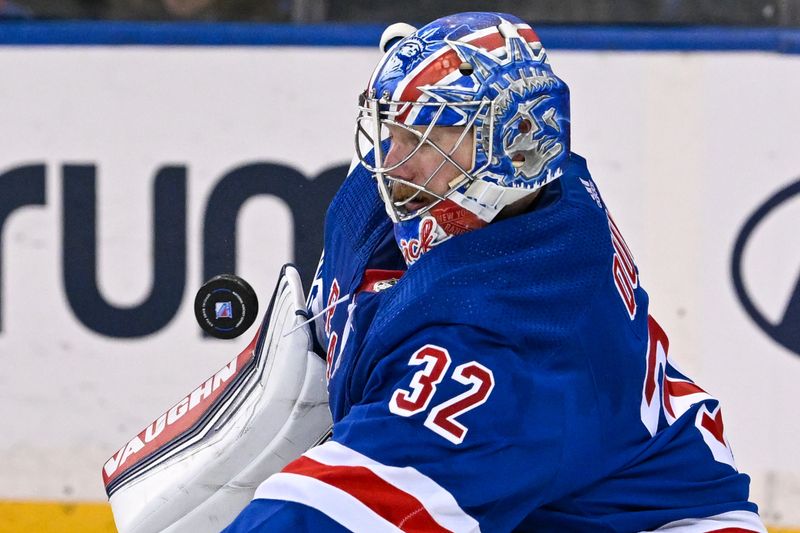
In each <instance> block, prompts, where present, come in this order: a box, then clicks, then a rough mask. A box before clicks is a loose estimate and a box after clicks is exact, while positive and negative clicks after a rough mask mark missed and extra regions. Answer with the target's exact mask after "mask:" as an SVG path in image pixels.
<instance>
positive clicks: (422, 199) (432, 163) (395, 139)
mask: <svg viewBox="0 0 800 533" xmlns="http://www.w3.org/2000/svg"><path fill="white" fill-rule="evenodd" d="M413 128H414V129H415V130H417V131H419V132H420V133H423V132H424V131H425V129H426V127H425V126H413ZM463 131H464V128H463V127H461V126H452V127H451V126H436V127H434V128H432V130H431V133H430V136H429V137H428V138H429V139H430V140H431V141H432V142H434V143H436V145H437V146H438V147H439V148H441V149H442V151H444V152H445V153H447V154H450V157H451V158H452V159H453V160H454V161H455V162H456V163H458V164H459V165H460V166H461V168H463V169H464V170H467V171H469V170H471V167H472V154H473V152H472V150H473V146H472V145H473V142H474V140H473V134H472V132H468V133H467V134H466V135H465V136H464V139H463V140H462V141H461V143H460V144H459V142H458V139H459V137H460V136H461V134H462V133H463ZM389 133H390V141H391V144H390V146H389V151H388V152H387V153H386V156H385V158H384V162H383V164H384V165H385V166H387V167H390V166H392V165H396V164H397V163H399V162H400V161H402V160H403V159H405V158H406V157H407V156H408V154H410V153H411V152H412V151H413V150H414V148H416V146H417V144H418V143H419V139H418V138H417V137H416V136H415V135H414V134H413V133H411V132H409V131H406V130H404V129H403V128H401V127H399V126H391V125H390V126H389ZM389 174H390V175H391V176H392V177H395V178H399V179H401V180H404V181H407V182H410V183H413V184H415V185H421V186H424V187H425V188H426V189H428V190H430V191H431V192H433V193H435V194H438V195H444V194H445V193H447V191H449V190H450V189H451V188H452V186H453V185H455V184H456V183H457V182H458V181H459V180H460V179H461V177H462V173H461V171H460V170H458V168H456V166H455V165H453V164H452V163H450V162H449V161H447V160H446V159H445V157H444V156H443V155H442V154H440V153H439V152H438V151H437V150H436V149H435V148H434V147H433V146H431V145H430V144H427V143H425V144H423V145H422V146H421V147H420V149H419V150H418V151H417V152H416V153H415V154H414V155H413V156H412V157H411V158H410V159H409V160H408V161H406V162H405V163H403V164H402V165H400V166H399V167H397V168H396V169H394V170H392V171H391V172H389ZM415 193H417V189H415V188H413V187H409V186H407V185H404V184H403V183H402V182H395V183H394V184H393V185H392V200H394V201H395V202H402V201H404V200H408V199H409V198H412V197H413V196H414V194H415ZM435 200H436V198H435V197H434V196H432V195H430V194H426V193H424V192H422V193H419V194H417V196H416V197H414V198H413V199H412V200H410V201H408V202H407V203H406V204H404V206H403V207H404V210H405V211H407V212H414V211H417V210H419V209H422V208H423V207H425V206H427V205H429V204H431V203H433V202H434V201H435Z"/></svg>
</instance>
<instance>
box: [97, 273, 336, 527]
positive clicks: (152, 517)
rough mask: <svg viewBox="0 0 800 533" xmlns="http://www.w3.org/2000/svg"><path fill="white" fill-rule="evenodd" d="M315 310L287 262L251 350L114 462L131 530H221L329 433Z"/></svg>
mask: <svg viewBox="0 0 800 533" xmlns="http://www.w3.org/2000/svg"><path fill="white" fill-rule="evenodd" d="M306 315H307V313H306V308H305V297H304V295H303V289H302V283H301V281H300V275H299V274H298V272H297V269H296V268H295V267H294V266H293V265H285V266H284V267H283V269H282V270H281V274H280V277H279V279H278V285H277V287H276V289H275V292H274V294H273V295H272V300H271V301H270V304H269V308H268V309H267V312H266V314H265V316H264V320H263V322H262V324H261V327H260V328H259V330H258V333H257V334H256V336H255V338H254V339H253V340H252V342H251V343H250V344H249V345H248V346H247V348H245V350H244V351H243V352H242V353H240V354H239V355H238V356H237V357H235V358H234V359H232V360H231V361H230V362H229V363H228V364H227V365H225V366H224V367H223V368H222V369H221V370H219V371H218V372H216V373H215V374H213V375H212V376H210V377H209V378H208V379H207V380H206V381H205V382H203V383H202V384H201V385H200V386H199V387H197V388H196V389H195V390H193V391H191V392H190V393H189V394H187V395H185V396H184V397H183V398H182V399H181V400H180V401H178V402H177V403H176V404H175V405H173V406H172V407H171V408H170V409H169V410H167V411H166V412H165V413H164V414H162V415H161V416H160V417H158V418H157V419H156V420H155V421H154V422H152V423H151V424H150V425H149V426H147V427H146V428H145V429H143V430H142V431H141V432H140V433H139V434H138V435H136V436H134V437H133V439H131V440H130V441H129V442H128V443H127V444H125V445H124V446H122V448H120V449H119V450H118V451H117V453H115V454H114V455H113V456H112V457H111V458H110V459H109V460H108V461H107V462H106V464H105V466H104V467H103V481H104V482H105V486H106V492H107V493H108V495H109V499H110V501H111V507H112V510H113V512H114V519H115V521H116V523H117V528H118V529H119V531H120V532H121V533H128V532H136V533H144V532H150V531H152V532H156V531H159V532H160V531H184V530H185V531H193V532H201V531H219V529H220V528H222V527H224V526H225V525H226V524H228V523H229V522H231V521H232V520H233V519H234V518H235V517H236V515H237V514H238V513H239V511H241V510H242V509H243V508H244V507H245V506H246V505H247V503H248V502H249V501H250V500H251V499H252V497H253V493H254V492H255V489H256V487H257V486H258V485H259V484H260V483H261V482H262V481H264V479H266V478H267V477H269V476H270V475H271V474H273V473H275V472H278V471H280V470H281V468H283V467H284V466H285V465H286V464H287V463H289V462H290V461H292V460H293V459H295V458H297V457H298V456H300V454H302V453H303V452H305V451H306V450H307V449H309V448H310V447H312V446H314V445H315V444H317V443H318V442H319V441H321V440H323V439H324V438H326V437H327V436H328V435H329V432H330V429H331V426H332V421H331V415H330V411H329V409H328V394H327V388H326V384H325V362H324V361H323V360H322V359H320V358H319V356H317V355H316V354H315V353H314V352H313V351H312V337H311V331H310V329H309V325H308V324H304V322H305V321H306V318H305V317H306ZM287 400H290V401H287ZM291 400H293V401H291Z"/></svg>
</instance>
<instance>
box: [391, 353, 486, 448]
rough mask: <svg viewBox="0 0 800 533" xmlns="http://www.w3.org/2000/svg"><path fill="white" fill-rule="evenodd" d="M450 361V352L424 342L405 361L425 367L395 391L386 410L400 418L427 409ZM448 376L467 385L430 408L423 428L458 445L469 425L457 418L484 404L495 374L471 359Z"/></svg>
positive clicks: (462, 440)
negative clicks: (402, 387) (407, 385)
mask: <svg viewBox="0 0 800 533" xmlns="http://www.w3.org/2000/svg"><path fill="white" fill-rule="evenodd" d="M451 362H452V359H451V358H450V353H449V352H448V351H447V350H446V349H445V348H442V347H440V346H436V345H434V344H426V345H425V346H423V347H422V348H420V349H419V350H417V351H416V352H414V354H413V355H412V356H411V359H410V360H409V361H408V364H409V365H411V366H421V365H425V366H424V367H423V368H422V369H420V370H418V371H417V372H416V373H415V374H414V377H413V378H412V379H411V383H410V385H409V388H410V390H405V389H397V390H396V391H394V394H392V399H391V400H390V401H389V410H390V411H391V412H392V413H394V414H396V415H400V416H403V417H409V416H413V415H415V414H417V413H421V412H423V411H426V410H427V409H428V406H429V405H430V403H431V400H432V399H433V396H434V394H436V386H437V385H438V384H439V383H441V382H442V380H443V379H444V376H445V374H446V373H447V370H448V369H449V368H450V363H451ZM451 379H453V380H455V381H457V382H459V383H461V384H463V385H467V386H468V387H469V388H468V389H467V390H466V391H465V392H463V393H462V394H459V395H457V396H456V397H455V398H450V399H448V400H446V401H444V402H442V403H440V404H438V405H437V406H436V407H434V408H433V409H431V410H430V412H429V413H428V416H427V418H426V419H425V427H427V428H428V429H430V430H431V431H433V432H434V433H436V434H437V435H439V436H441V437H444V438H445V439H447V440H449V441H450V442H452V443H453V444H461V443H462V442H464V437H466V436H467V431H469V428H467V427H466V426H464V425H463V424H461V423H460V422H459V421H458V420H456V419H457V418H458V417H459V416H461V415H463V414H464V413H466V412H467V411H471V410H472V409H475V408H476V407H478V406H480V405H483V404H484V403H486V400H487V399H488V398H489V395H490V394H491V393H492V389H494V374H492V371H491V370H489V369H488V368H486V367H485V366H483V365H482V364H480V363H478V362H476V361H470V362H468V363H464V364H462V365H458V366H457V367H456V368H455V369H453V373H452V375H451Z"/></svg>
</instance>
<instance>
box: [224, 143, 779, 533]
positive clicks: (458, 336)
mask: <svg viewBox="0 0 800 533" xmlns="http://www.w3.org/2000/svg"><path fill="white" fill-rule="evenodd" d="M311 297H312V300H313V302H316V303H315V307H316V309H323V308H325V307H329V309H328V311H327V312H325V313H324V314H323V315H322V316H321V317H320V318H319V320H318V322H317V334H318V337H319V341H320V343H321V344H322V345H323V348H324V349H327V356H328V357H327V361H328V376H329V385H328V386H329V393H330V407H331V411H332V413H333V419H334V428H333V437H332V439H331V440H330V441H329V442H327V443H325V444H323V445H321V446H318V447H316V448H313V449H312V450H310V451H308V452H307V453H305V454H304V455H303V456H302V457H300V458H299V459H297V460H296V461H294V462H292V463H290V464H289V465H288V466H287V467H286V468H285V469H284V471H283V472H281V473H279V474H276V475H274V476H272V477H271V478H269V479H268V480H267V481H265V482H264V483H263V484H262V485H261V486H260V487H259V489H258V491H257V492H256V499H254V500H253V502H252V503H251V504H250V505H249V506H248V507H247V508H246V509H245V511H244V512H243V513H242V514H241V515H240V517H239V518H238V519H237V520H236V521H235V522H234V524H232V525H231V526H230V528H229V531H261V530H270V531H276V530H277V531H280V530H292V531H297V530H309V531H311V530H313V531H338V530H348V529H349V530H354V531H370V532H372V531H398V530H402V531H458V532H461V531H479V530H483V531H491V532H497V531H512V530H517V531H592V532H595V531H620V532H626V531H631V532H633V531H653V530H664V531H670V532H678V531H681V532H683V531H686V532H695V531H696V532H701V531H702V532H706V531H765V530H764V528H763V526H762V525H761V522H760V520H759V518H758V515H757V508H756V506H755V505H754V504H753V503H750V502H748V486H749V478H748V477H747V476H746V475H745V474H742V473H739V472H738V471H737V470H736V466H735V464H734V460H733V455H732V453H731V450H730V446H729V444H728V441H727V439H726V438H725V433H724V423H723V418H722V412H721V410H720V406H719V402H718V401H717V400H716V399H714V398H713V397H712V396H711V395H709V394H708V393H706V392H705V391H704V390H703V389H702V388H700V387H699V386H698V385H697V384H695V383H694V382H693V381H692V380H691V379H689V378H688V377H687V376H686V375H685V374H683V373H681V371H680V370H679V369H678V367H677V366H676V365H675V364H674V362H673V361H672V355H671V354H670V353H669V342H668V338H667V336H666V334H665V333H664V331H663V330H662V329H661V327H659V325H658V324H657V322H656V321H655V320H654V319H653V318H652V317H650V316H649V315H648V297H647V294H646V292H645V291H644V290H643V289H642V287H641V284H640V279H639V272H638V269H637V268H636V266H635V264H634V262H633V257H632V255H631V252H630V250H629V249H628V247H627V245H626V244H625V241H624V239H623V237H622V234H621V233H620V231H619V229H618V228H617V226H616V224H615V223H614V221H613V219H612V217H611V215H610V214H609V212H608V210H607V208H606V206H605V205H604V203H603V200H602V199H601V197H600V195H599V194H598V192H597V189H596V186H595V184H594V182H593V181H592V179H591V177H590V175H589V172H588V170H587V169H586V163H585V161H584V160H583V159H582V158H580V157H578V156H576V155H572V156H571V160H570V163H569V164H568V165H567V167H566V172H565V174H564V176H563V177H561V178H560V179H558V180H556V181H554V182H553V183H551V184H550V185H548V186H547V187H545V189H544V190H543V192H542V194H541V195H540V197H539V199H538V200H537V203H536V207H535V209H532V210H530V211H529V212H527V213H525V214H522V215H518V216H514V217H511V218H507V219H504V220H499V221H496V222H494V223H492V224H490V225H489V226H487V227H485V228H482V229H479V230H476V231H473V232H471V233H467V234H464V235H461V236H458V237H455V238H452V239H450V240H447V241H445V242H444V243H442V244H440V245H438V246H437V247H436V248H434V249H433V250H431V251H430V252H428V253H426V254H424V255H423V256H422V257H421V258H420V259H419V260H418V261H417V262H416V263H415V264H414V265H412V266H411V267H410V268H409V269H408V270H407V271H406V270H405V266H404V262H403V261H402V258H401V257H400V255H399V252H398V250H397V248H396V245H395V242H394V239H393V237H392V225H391V223H390V221H389V220H388V218H387V217H386V215H385V212H384V210H383V205H382V203H381V202H380V200H379V198H378V196H377V193H376V190H375V185H374V182H373V180H372V179H371V177H370V176H369V174H368V172H367V171H366V170H364V169H363V167H361V166H357V167H355V169H354V170H353V171H352V172H351V174H350V176H348V178H347V180H346V182H345V184H344V185H343V187H342V189H341V190H340V192H339V193H338V195H337V196H336V198H335V199H334V201H333V203H332V205H331V207H330V209H329V212H328V217H327V221H326V229H325V252H324V255H323V259H322V261H321V265H320V269H319V271H318V273H317V277H316V280H315V283H314V287H313V288H312V294H311ZM336 302H339V303H338V304H337V303H336Z"/></svg>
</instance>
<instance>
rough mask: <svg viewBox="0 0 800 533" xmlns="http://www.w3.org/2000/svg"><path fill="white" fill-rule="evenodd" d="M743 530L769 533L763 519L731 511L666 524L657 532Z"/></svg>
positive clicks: (747, 513)
mask: <svg viewBox="0 0 800 533" xmlns="http://www.w3.org/2000/svg"><path fill="white" fill-rule="evenodd" d="M734 527H735V528H741V529H745V530H747V531H754V532H758V533H767V529H766V528H765V527H764V524H763V523H761V518H759V517H758V515H757V514H756V513H751V512H750V511H730V512H728V513H722V514H718V515H714V516H709V517H707V518H686V519H684V520H678V521H676V522H670V523H669V524H665V525H663V526H661V527H660V528H658V529H656V531H662V532H667V533H707V532H708V531H715V530H717V529H725V528H734Z"/></svg>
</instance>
